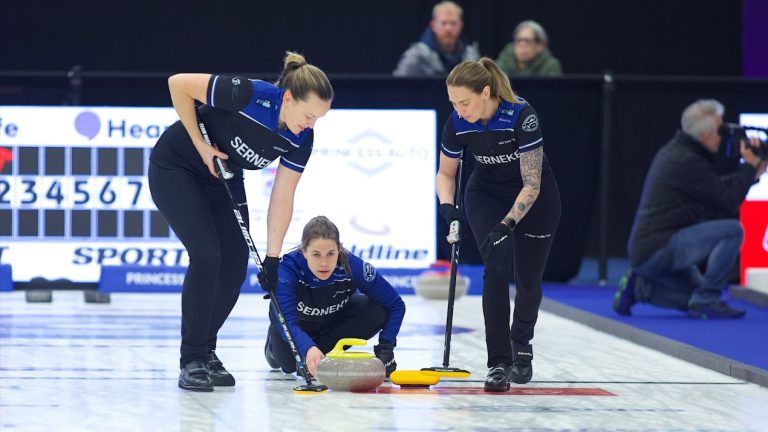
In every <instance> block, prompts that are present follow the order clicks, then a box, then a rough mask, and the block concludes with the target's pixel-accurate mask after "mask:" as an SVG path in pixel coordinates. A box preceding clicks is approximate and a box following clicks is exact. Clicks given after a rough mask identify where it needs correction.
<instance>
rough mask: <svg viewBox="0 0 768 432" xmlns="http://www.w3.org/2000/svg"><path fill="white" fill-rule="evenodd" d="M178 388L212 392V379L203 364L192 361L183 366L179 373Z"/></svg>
mask: <svg viewBox="0 0 768 432" xmlns="http://www.w3.org/2000/svg"><path fill="white" fill-rule="evenodd" d="M179 387H181V388H183V389H184V390H191V391H199V392H212V391H213V379H212V378H211V374H210V372H209V371H208V368H207V367H205V363H204V362H202V361H199V360H193V361H191V362H189V363H187V364H185V365H184V367H183V368H181V372H179Z"/></svg>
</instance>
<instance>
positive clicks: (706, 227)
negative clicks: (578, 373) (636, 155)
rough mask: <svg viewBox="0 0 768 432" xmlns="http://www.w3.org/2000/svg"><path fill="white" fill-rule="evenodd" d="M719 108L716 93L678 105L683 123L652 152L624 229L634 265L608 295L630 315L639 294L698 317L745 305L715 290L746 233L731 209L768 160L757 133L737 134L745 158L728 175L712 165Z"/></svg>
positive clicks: (733, 314)
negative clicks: (749, 139) (736, 304)
mask: <svg viewBox="0 0 768 432" xmlns="http://www.w3.org/2000/svg"><path fill="white" fill-rule="evenodd" d="M723 111H724V108H723V105H722V104H721V103H720V102H718V101H716V100H699V101H696V102H694V103H693V104H691V105H690V106H688V107H687V108H686V109H685V111H683V115H682V131H678V132H677V133H676V134H675V136H674V137H673V138H672V140H671V141H670V142H669V143H667V144H666V145H665V146H664V147H662V148H661V149H660V150H659V152H658V153H657V154H656V156H655V157H654V159H653V162H652V163H651V167H650V169H649V171H648V175H647V177H646V179H645V185H644V186H643V194H642V197H641V198H640V205H639V207H638V209H637V214H636V215H635V222H634V224H633V226H632V232H631V234H630V236H629V244H628V246H629V248H628V249H629V262H630V264H631V265H632V266H633V267H634V269H630V270H629V271H628V272H627V273H626V274H625V276H624V277H623V278H622V280H621V281H620V282H619V289H618V291H617V292H616V295H615V296H614V300H613V308H614V310H616V312H617V313H618V314H619V315H630V314H631V312H630V309H631V307H632V305H634V304H635V302H637V301H640V302H645V303H650V304H652V305H655V306H659V307H666V308H675V309H680V310H682V311H686V312H687V314H688V316H689V317H691V318H700V319H707V318H741V317H742V316H744V314H745V313H746V312H745V311H743V310H739V309H735V308H733V307H731V306H729V305H728V304H727V303H726V302H724V301H722V300H721V299H720V297H721V294H722V291H723V289H724V288H726V287H727V284H728V275H729V272H730V270H731V269H732V268H733V266H734V264H735V263H736V259H737V258H738V255H739V248H740V246H741V242H742V238H743V236H744V231H743V229H742V227H741V225H740V224H739V221H738V219H735V215H736V213H737V212H738V210H739V206H740V205H741V202H742V201H743V200H744V198H745V197H746V195H747V191H749V188H750V187H751V186H752V184H753V183H755V181H756V180H757V179H758V178H759V177H760V175H761V174H763V172H765V167H766V163H767V162H766V161H762V160H761V159H760V157H759V156H757V155H756V154H755V152H753V151H752V150H751V149H750V148H749V147H750V146H753V147H754V146H756V145H759V141H757V140H756V139H753V140H752V142H746V141H745V140H741V142H740V153H741V157H742V158H743V160H744V163H742V164H741V165H740V166H739V167H738V169H736V170H735V171H734V172H732V173H729V174H726V175H719V174H718V173H717V172H716V171H715V165H714V155H715V153H717V152H718V149H719V148H720V141H721V137H720V135H719V134H718V128H719V127H720V125H721V124H722V123H723ZM702 262H706V270H705V271H704V272H703V273H702V271H701V270H700V269H699V267H698V265H699V264H700V263H702Z"/></svg>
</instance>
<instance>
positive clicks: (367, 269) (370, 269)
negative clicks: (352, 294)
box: [363, 263, 376, 282]
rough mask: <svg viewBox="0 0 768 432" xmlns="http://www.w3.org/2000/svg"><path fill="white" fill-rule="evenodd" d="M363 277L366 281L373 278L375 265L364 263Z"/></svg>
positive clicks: (374, 276)
mask: <svg viewBox="0 0 768 432" xmlns="http://www.w3.org/2000/svg"><path fill="white" fill-rule="evenodd" d="M363 278H364V279H365V281H366V282H371V281H373V279H374V278H376V267H374V266H372V265H370V264H369V263H365V265H363Z"/></svg>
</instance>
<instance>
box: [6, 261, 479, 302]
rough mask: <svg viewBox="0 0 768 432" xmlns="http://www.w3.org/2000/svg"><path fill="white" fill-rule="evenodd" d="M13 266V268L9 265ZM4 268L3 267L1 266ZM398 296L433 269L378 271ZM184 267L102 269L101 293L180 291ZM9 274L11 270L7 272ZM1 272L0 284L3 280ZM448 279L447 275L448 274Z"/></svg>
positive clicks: (251, 286)
mask: <svg viewBox="0 0 768 432" xmlns="http://www.w3.org/2000/svg"><path fill="white" fill-rule="evenodd" d="M8 267H10V266H8ZM0 268H1V267H0ZM377 270H378V271H379V273H381V275H382V276H383V277H384V278H385V279H386V280H387V281H388V282H389V283H390V284H391V285H392V287H393V288H394V289H395V291H397V292H398V293H399V294H414V292H415V291H414V281H415V280H416V278H418V277H419V276H420V275H421V274H422V273H423V272H425V271H431V270H430V269H382V268H380V269H377ZM186 271H187V267H185V266H151V267H150V266H138V265H122V266H102V267H101V277H100V278H99V291H101V292H181V286H182V284H183V282H184V274H185V273H186ZM8 273H9V274H10V269H9V270H8ZM256 274H257V270H256V267H255V266H249V267H248V273H247V275H246V277H245V282H244V283H243V286H242V288H241V292H244V293H261V292H262V290H261V286H260V285H259V282H258V278H257V277H256ZM459 274H461V275H462V276H466V277H468V278H469V279H470V285H469V291H468V293H467V294H477V295H479V294H481V293H482V291H483V267H482V266H476V265H460V266H459ZM2 275H3V273H2V271H1V270H0V281H2ZM446 277H447V275H446Z"/></svg>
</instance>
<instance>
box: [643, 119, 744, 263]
mask: <svg viewBox="0 0 768 432" xmlns="http://www.w3.org/2000/svg"><path fill="white" fill-rule="evenodd" d="M755 173H756V170H755V168H754V167H752V166H751V165H749V164H741V165H740V166H739V167H738V169H737V170H736V171H734V172H731V173H729V174H726V175H719V174H718V173H717V171H716V170H715V161H714V154H712V153H710V152H709V151H708V150H707V149H706V148H704V145H703V144H702V143H700V142H699V141H697V140H696V139H694V138H693V137H692V136H690V135H688V134H686V133H683V132H682V131H678V132H677V134H675V136H674V137H673V138H672V140H671V141H670V142H668V143H667V144H666V145H665V146H664V147H662V148H661V149H660V150H659V152H658V153H656V156H655V157H654V159H653V162H652V163H651V168H650V169H649V170H648V175H647V176H646V178H645V184H644V186H643V193H642V196H641V198H640V205H639V207H638V209H637V214H636V215H635V222H634V224H633V225H632V232H631V233H630V236H629V245H628V246H629V247H628V249H629V261H630V263H631V265H632V266H633V267H636V266H638V265H640V264H642V263H644V262H645V261H647V260H648V259H649V258H650V257H651V256H652V255H653V254H654V253H655V252H656V251H658V250H659V249H661V248H662V247H663V246H664V245H665V244H666V243H667V241H669V238H670V237H672V236H673V235H674V234H675V233H676V232H678V231H679V230H681V229H683V228H685V227H688V226H691V225H695V224H697V223H701V222H704V221H707V220H711V219H718V218H727V217H734V216H736V214H737V212H738V210H739V206H740V205H741V202H742V201H743V200H744V197H746V195H747V191H749V188H750V186H752V184H753V183H754V177H755Z"/></svg>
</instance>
